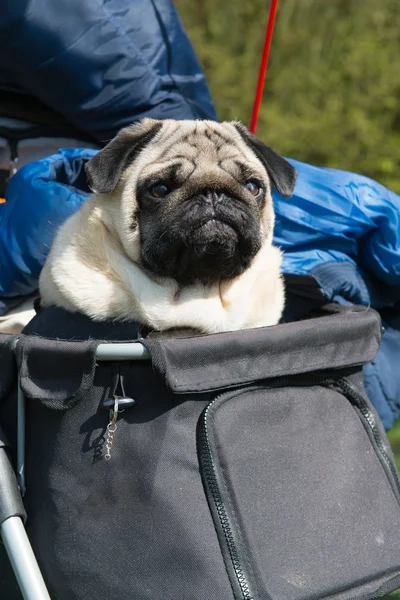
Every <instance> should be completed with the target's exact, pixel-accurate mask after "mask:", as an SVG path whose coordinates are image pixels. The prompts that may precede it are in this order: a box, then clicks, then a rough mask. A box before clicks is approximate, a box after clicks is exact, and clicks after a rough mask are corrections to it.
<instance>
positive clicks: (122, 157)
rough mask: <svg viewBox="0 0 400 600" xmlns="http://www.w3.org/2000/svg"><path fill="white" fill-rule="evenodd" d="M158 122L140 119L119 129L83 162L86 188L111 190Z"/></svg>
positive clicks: (158, 125) (156, 128)
mask: <svg viewBox="0 0 400 600" xmlns="http://www.w3.org/2000/svg"><path fill="white" fill-rule="evenodd" d="M161 127H162V121H156V120H154V119H143V121H140V122H139V123H135V124H134V125H130V126H129V127H125V128H124V129H121V131H120V132H119V133H118V134H117V135H116V137H115V138H114V139H112V140H111V142H109V143H108V144H107V146H105V147H104V148H103V149H102V150H100V151H99V152H98V153H97V154H96V156H94V157H93V158H91V159H90V160H89V161H88V162H87V163H86V165H85V170H86V175H87V178H88V182H89V185H90V187H91V188H92V189H93V190H94V191H95V192H98V193H100V194H109V193H110V192H112V191H113V190H114V189H115V188H116V186H117V183H118V181H119V179H120V177H121V175H122V173H123V171H124V170H125V169H126V168H127V167H128V165H129V164H130V163H131V162H132V161H133V160H134V158H135V156H136V155H137V154H138V153H139V152H140V151H141V150H143V148H144V147H145V146H146V145H147V144H148V143H149V142H150V141H151V140H152V139H153V138H154V137H155V136H156V135H157V133H158V132H159V131H160V129H161Z"/></svg>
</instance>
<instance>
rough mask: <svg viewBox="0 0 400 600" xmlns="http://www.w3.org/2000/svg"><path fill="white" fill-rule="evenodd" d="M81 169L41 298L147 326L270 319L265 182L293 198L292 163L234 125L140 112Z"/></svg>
mask: <svg viewBox="0 0 400 600" xmlns="http://www.w3.org/2000/svg"><path fill="white" fill-rule="evenodd" d="M86 170H87V175H88V179H89V182H90V186H91V188H92V190H93V191H94V194H93V196H92V197H91V198H90V199H89V200H88V201H87V202H86V203H85V204H83V205H82V207H81V209H80V210H79V211H78V212H77V213H76V214H74V215H73V216H72V217H70V218H69V219H68V220H67V221H66V222H65V224H64V225H63V226H62V228H61V229H60V231H59V233H58V235H57V236H56V238H55V241H54V243H53V246H52V248H51V251H50V253H49V256H48V258H47V261H46V263H45V266H44V268H43V270H42V273H41V276H40V297H41V305H42V306H43V307H46V306H50V305H56V306H59V307H63V308H65V309H67V310H69V311H73V312H80V313H84V314H85V315H87V316H88V317H90V318H91V319H94V320H96V321H102V320H110V319H111V320H113V319H118V320H121V319H122V320H134V321H137V322H139V323H141V324H142V325H145V326H147V327H148V328H150V329H151V330H156V331H165V330H169V329H178V328H189V329H194V330H197V331H200V332H202V333H218V332H223V331H233V330H238V329H245V328H252V327H263V326H268V325H275V324H276V323H278V321H279V319H280V317H281V314H282V310H283V306H284V286H283V281H282V277H281V273H280V265H281V252H280V250H279V249H278V248H276V247H274V246H273V245H272V235H273V229H274V208H273V203H272V197H271V190H272V188H273V187H276V189H277V190H278V192H279V193H280V194H281V195H282V196H284V197H286V198H288V197H290V196H291V195H292V192H293V188H294V184H295V180H296V171H295V169H294V167H292V166H291V165H290V164H289V163H288V162H287V161H286V160H285V159H284V158H282V157H281V156H279V155H278V154H276V153H275V152H274V151H273V150H271V149H270V148H269V147H267V146H266V145H265V144H264V143H263V142H261V141H260V140H259V139H258V138H256V137H255V136H254V135H252V134H251V133H250V132H249V131H248V130H247V128H246V127H245V126H244V125H243V124H241V123H240V122H223V123H217V122H214V121H175V120H164V121H158V120H153V119H143V120H142V121H140V122H138V123H135V124H133V125H131V126H129V127H126V128H125V129H122V130H121V131H120V132H119V133H118V135H117V136H116V137H115V138H114V139H113V140H112V141H111V142H110V143H109V144H108V145H107V146H105V148H104V149H102V150H101V151H100V152H99V153H98V154H97V155H96V156H94V157H93V158H92V159H91V160H89V161H88V163H87V165H86Z"/></svg>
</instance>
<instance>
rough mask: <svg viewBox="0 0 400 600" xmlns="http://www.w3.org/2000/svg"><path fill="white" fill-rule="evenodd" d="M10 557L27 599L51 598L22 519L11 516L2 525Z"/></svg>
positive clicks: (44, 599)
mask: <svg viewBox="0 0 400 600" xmlns="http://www.w3.org/2000/svg"><path fill="white" fill-rule="evenodd" d="M0 533H1V537H2V539H3V542H4V546H5V548H6V551H7V554H8V558H9V560H10V563H11V566H12V568H13V571H14V573H15V577H16V579H17V582H18V585H19V588H20V590H21V593H22V595H23V597H24V599H25V600H50V596H49V593H48V591H47V588H46V585H45V583H44V581H43V577H42V574H41V572H40V569H39V566H38V564H37V562H36V558H35V555H34V553H33V550H32V547H31V544H30V542H29V539H28V536H27V534H26V531H25V528H24V525H23V523H22V520H21V519H20V518H19V517H10V518H9V519H7V520H6V521H4V522H3V523H2V524H1V525H0Z"/></svg>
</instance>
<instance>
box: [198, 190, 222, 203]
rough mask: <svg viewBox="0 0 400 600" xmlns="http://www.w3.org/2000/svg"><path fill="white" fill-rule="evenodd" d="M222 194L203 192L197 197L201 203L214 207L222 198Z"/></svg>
mask: <svg viewBox="0 0 400 600" xmlns="http://www.w3.org/2000/svg"><path fill="white" fill-rule="evenodd" d="M222 195H223V194H222V192H217V191H215V190H204V191H203V192H202V193H201V194H199V195H198V198H199V199H201V200H202V201H203V202H206V203H207V204H210V205H212V206H214V204H216V203H217V202H218V201H219V200H220V199H221V197H222Z"/></svg>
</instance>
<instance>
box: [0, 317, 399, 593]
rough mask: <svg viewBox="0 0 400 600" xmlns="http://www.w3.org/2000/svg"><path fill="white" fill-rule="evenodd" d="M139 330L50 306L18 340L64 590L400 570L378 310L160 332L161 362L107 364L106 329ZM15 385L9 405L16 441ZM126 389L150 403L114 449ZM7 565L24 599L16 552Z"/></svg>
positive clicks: (49, 570)
mask: <svg viewBox="0 0 400 600" xmlns="http://www.w3.org/2000/svg"><path fill="white" fill-rule="evenodd" d="M74 323H75V325H74ZM92 325H93V327H92ZM86 326H88V327H89V330H90V332H91V339H90V340H89V341H88V335H87V333H88V332H87V331H86V330H85V327H86ZM63 330H64V331H63ZM56 332H58V333H57V338H60V337H63V335H64V336H65V337H66V338H67V337H69V338H70V339H72V340H73V341H61V340H60V339H55V338H56ZM32 334H34V335H32ZM38 334H39V335H38ZM40 335H41V336H44V335H46V336H47V337H40ZM140 335H141V334H140V331H139V328H138V327H137V326H136V325H134V324H133V325H132V326H130V325H127V324H122V325H118V324H112V325H111V324H109V325H107V324H104V325H102V326H99V325H94V324H87V323H85V322H84V320H82V317H76V316H74V315H70V314H68V313H65V312H64V311H60V309H47V310H45V311H43V312H42V313H41V314H40V315H39V316H38V317H36V319H35V321H34V323H33V324H32V325H30V328H29V329H28V330H26V332H25V335H24V336H22V338H21V340H20V342H19V345H18V351H17V355H16V361H17V364H18V369H19V373H20V382H21V386H22V388H23V390H24V392H25V394H26V396H27V457H26V477H27V493H26V496H25V499H24V500H25V507H26V510H27V514H28V521H27V531H28V534H29V536H30V539H31V542H32V545H33V548H34V551H35V553H36V556H37V558H38V561H39V564H40V567H41V569H42V572H43V574H44V577H45V580H46V583H47V585H48V587H49V591H50V595H51V597H52V598H53V599H58V600H87V599H96V600H110V599H111V598H116V599H118V600H128V599H129V600H177V599H182V600H183V599H185V600H204V599H213V600H214V599H215V600H250V599H253V600H311V599H313V600H314V599H315V600H316V599H320V598H321V599H322V598H327V599H328V598H329V599H332V600H350V599H370V598H376V597H379V596H383V595H384V594H385V593H388V592H389V591H391V590H393V589H396V588H397V587H399V586H400V535H399V534H400V506H399V499H400V493H399V480H398V476H397V473H396V469H395V466H394V461H393V456H392V453H391V450H390V447H389V444H388V441H387V438H386V435H385V433H384V430H383V428H382V426H381V424H380V422H379V419H378V417H377V415H376V413H375V411H374V409H373V408H372V407H371V405H370V403H369V401H368V399H367V398H366V397H365V394H364V391H363V387H362V377H361V365H362V364H364V363H366V362H368V361H371V360H373V358H374V356H375V354H376V352H377V350H378V347H379V342H380V321H379V317H378V316H377V314H376V313H375V312H374V311H371V310H365V309H364V310H358V309H351V310H348V309H346V310H345V311H341V310H339V309H338V312H337V314H329V315H328V316H320V317H318V318H313V319H309V320H307V321H302V322H298V323H292V324H286V325H278V326H276V327H270V328H265V329H255V330H248V331H242V332H234V333H227V334H219V335H210V336H191V337H190V336H186V337H173V336H172V335H171V334H169V335H168V336H149V337H147V338H145V339H142V342H143V343H144V344H145V346H146V347H147V348H148V349H149V351H150V353H151V356H152V362H150V361H149V362H146V361H140V362H136V361H119V362H118V361H116V362H111V363H108V362H107V363H106V362H97V365H96V361H95V352H96V347H97V344H98V341H99V340H104V339H108V340H110V339H113V338H114V339H115V340H118V341H121V340H124V339H128V340H129V339H130V340H133V339H135V338H136V337H138V336H140ZM52 338H53V339H52ZM85 338H86V341H81V342H79V339H83V340H84V339H85ZM7 347H8V348H10V347H11V345H10V343H9V340H8V342H7ZM46 357H47V358H48V361H47V364H46ZM8 372H9V371H8ZM12 385H13V384H12V382H11V383H10V381H9V378H8V381H6V383H5V384H3V386H0V389H3V394H4V396H5V399H3V401H2V403H1V405H0V422H1V423H2V426H3V428H4V429H5V432H6V435H7V437H8V439H9V441H10V443H11V445H15V383H14V387H12ZM10 386H11V387H10ZM6 388H7V389H8V391H7V392H6V393H4V390H5V389H6ZM115 394H117V395H118V396H126V397H131V398H132V399H134V400H135V404H134V405H133V406H131V407H130V408H127V409H126V410H125V411H124V412H123V413H121V414H119V417H118V420H117V430H116V431H115V433H114V438H113V443H112V447H111V451H110V452H111V458H110V460H105V453H106V447H105V446H106V444H105V441H106V426H107V424H108V422H109V414H108V410H106V409H105V408H104V404H107V405H108V404H109V402H108V401H109V400H110V399H112V398H113V397H114V395H115ZM0 573H1V577H0V578H1V581H0V584H1V588H0V589H1V590H6V592H5V593H4V595H3V592H2V593H1V594H2V595H1V598H4V599H7V600H13V598H14V597H17V596H16V595H15V594H14V589H15V586H14V588H13V583H12V578H11V577H10V575H9V573H8V575H7V569H6V561H5V557H4V556H3V557H2V558H0ZM10 582H11V583H10Z"/></svg>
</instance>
